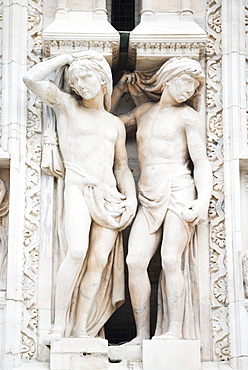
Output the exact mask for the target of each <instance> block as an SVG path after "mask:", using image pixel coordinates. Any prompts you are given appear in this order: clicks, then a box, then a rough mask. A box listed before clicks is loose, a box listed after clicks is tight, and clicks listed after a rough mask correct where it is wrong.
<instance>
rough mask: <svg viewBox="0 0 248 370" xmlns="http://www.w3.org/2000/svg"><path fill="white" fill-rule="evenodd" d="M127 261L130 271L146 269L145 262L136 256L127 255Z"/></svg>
mask: <svg viewBox="0 0 248 370" xmlns="http://www.w3.org/2000/svg"><path fill="white" fill-rule="evenodd" d="M126 263H127V266H128V271H129V273H132V272H137V271H139V270H144V269H146V266H144V263H142V261H141V260H140V259H137V257H136V256H131V255H127V259H126Z"/></svg>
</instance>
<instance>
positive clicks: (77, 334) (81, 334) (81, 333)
mask: <svg viewBox="0 0 248 370" xmlns="http://www.w3.org/2000/svg"><path fill="white" fill-rule="evenodd" d="M73 336H74V338H90V336H89V335H88V334H87V332H86V329H85V327H84V326H83V325H77V326H76V327H75V328H74V334H73Z"/></svg>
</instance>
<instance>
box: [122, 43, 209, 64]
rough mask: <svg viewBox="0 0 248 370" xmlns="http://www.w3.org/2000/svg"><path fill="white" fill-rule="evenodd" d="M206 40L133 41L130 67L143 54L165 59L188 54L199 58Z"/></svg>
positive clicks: (147, 56)
mask: <svg viewBox="0 0 248 370" xmlns="http://www.w3.org/2000/svg"><path fill="white" fill-rule="evenodd" d="M205 46H206V45H205V43H204V42H171V41H170V42H169V41H168V42H165V41H157V42H155V41H147V42H132V43H131V44H130V46H129V54H128V55H129V60H128V63H129V65H130V68H134V67H135V62H136V55H137V54H140V55H142V58H147V59H149V58H153V57H155V56H156V55H157V56H160V58H163V59H164V60H166V59H168V58H170V57H174V56H187V57H191V58H196V59H199V57H200V58H201V57H202V56H203V55H204V52H205Z"/></svg>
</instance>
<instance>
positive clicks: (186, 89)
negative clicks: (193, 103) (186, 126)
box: [167, 73, 200, 103]
mask: <svg viewBox="0 0 248 370" xmlns="http://www.w3.org/2000/svg"><path fill="white" fill-rule="evenodd" d="M199 85H200V82H199V81H198V80H196V79H195V78H194V77H192V76H191V75H189V74H187V73H182V74H181V75H179V76H176V77H174V78H172V79H171V80H170V81H168V85H167V86H168V92H169V94H170V95H171V97H172V98H173V99H174V100H175V101H176V102H177V103H183V102H185V101H186V100H188V99H190V98H191V97H192V95H193V94H194V92H195V90H196V89H197V87H198V86H199Z"/></svg>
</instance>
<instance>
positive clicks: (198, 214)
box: [182, 199, 208, 226]
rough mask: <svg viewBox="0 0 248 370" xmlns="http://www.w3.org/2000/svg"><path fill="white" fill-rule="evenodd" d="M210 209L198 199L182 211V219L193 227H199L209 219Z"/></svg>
mask: <svg viewBox="0 0 248 370" xmlns="http://www.w3.org/2000/svg"><path fill="white" fill-rule="evenodd" d="M207 212H208V207H206V206H205V204H203V202H201V201H199V200H198V199H196V200H194V201H193V202H192V203H191V204H189V205H188V206H185V207H184V209H183V211H182V217H183V219H184V220H185V221H187V222H188V223H190V224H191V225H193V226H195V225H199V224H201V223H203V222H204V221H206V219H207Z"/></svg>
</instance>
